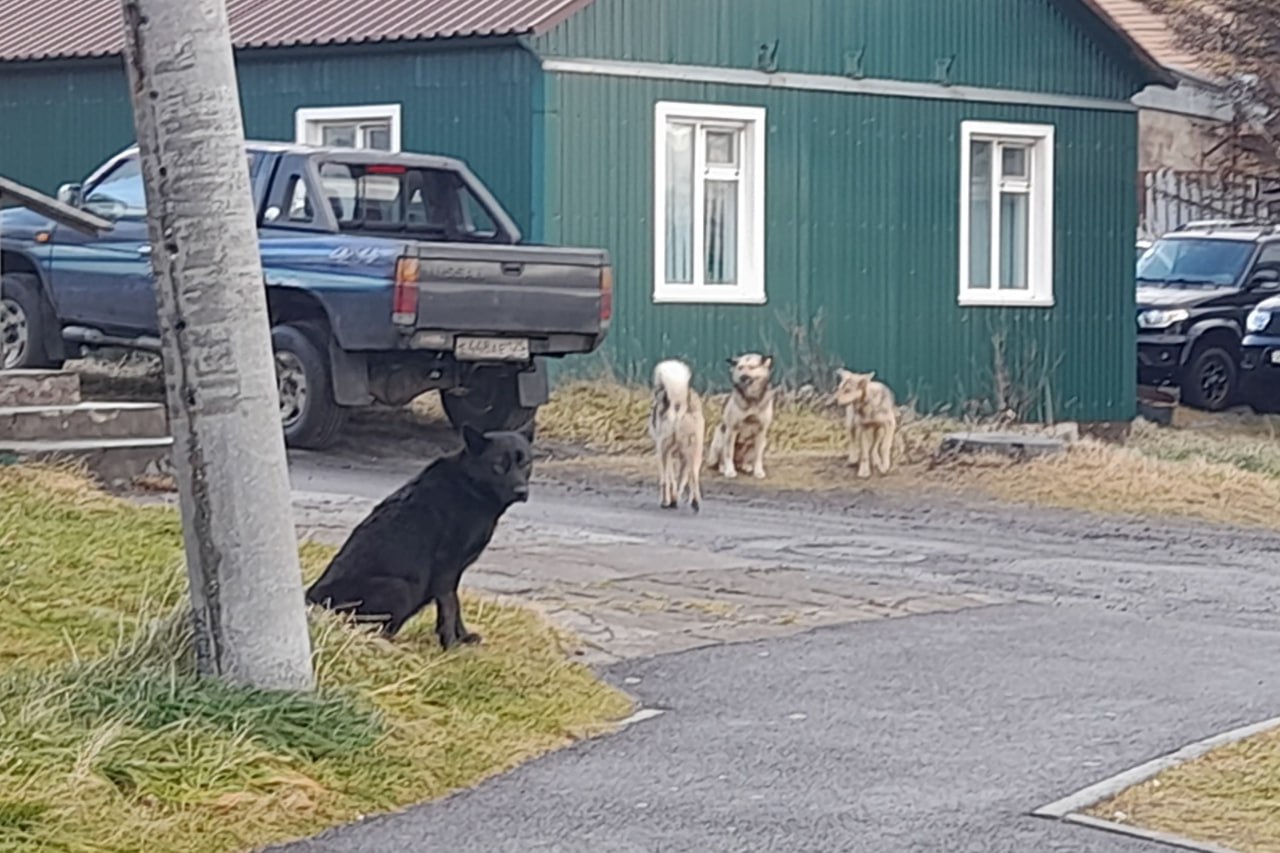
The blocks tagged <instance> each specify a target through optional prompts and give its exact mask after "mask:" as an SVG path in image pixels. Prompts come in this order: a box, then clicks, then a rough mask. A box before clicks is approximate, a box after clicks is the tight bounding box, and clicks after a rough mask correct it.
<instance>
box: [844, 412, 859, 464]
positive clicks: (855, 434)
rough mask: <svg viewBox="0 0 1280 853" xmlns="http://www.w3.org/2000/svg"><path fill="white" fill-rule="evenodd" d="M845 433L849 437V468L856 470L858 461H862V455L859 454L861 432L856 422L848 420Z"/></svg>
mask: <svg viewBox="0 0 1280 853" xmlns="http://www.w3.org/2000/svg"><path fill="white" fill-rule="evenodd" d="M846 431H847V434H848V437H849V467H850V468H856V467H858V462H859V460H861V459H862V455H861V454H860V453H859V451H860V450H861V442H862V430H861V428H859V426H858V422H857V421H856V420H850V421H849V422H848V424H846Z"/></svg>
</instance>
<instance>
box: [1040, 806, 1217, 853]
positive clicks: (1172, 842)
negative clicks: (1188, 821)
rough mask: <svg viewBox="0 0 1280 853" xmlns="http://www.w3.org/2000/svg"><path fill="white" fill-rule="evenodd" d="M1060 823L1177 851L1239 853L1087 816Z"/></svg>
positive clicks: (1206, 843) (1072, 817)
mask: <svg viewBox="0 0 1280 853" xmlns="http://www.w3.org/2000/svg"><path fill="white" fill-rule="evenodd" d="M1062 821H1063V823H1074V824H1078V825H1080V826H1087V827H1090V828H1091V829H1100V830H1102V831H1103V832H1113V833H1115V834H1116V835H1127V836H1129V837H1130V838H1139V839H1141V840H1143V841H1151V842H1154V843H1156V844H1164V845H1165V846H1167V847H1176V848H1178V849H1179V850H1194V851H1197V853H1240V851H1239V850H1235V849H1233V848H1231V847H1222V846H1220V845H1218V844H1210V843H1209V842H1207V841H1192V840H1191V839H1190V838H1183V837H1182V836H1181V835H1170V834H1169V833H1167V832H1157V831H1156V830H1154V829H1143V828H1142V827H1139V826H1129V825H1128V824H1124V823H1115V822H1114V821H1110V820H1103V819H1102V818H1097V817H1089V816H1088V815H1082V814H1070V815H1067V816H1066V817H1064V818H1063V819H1062Z"/></svg>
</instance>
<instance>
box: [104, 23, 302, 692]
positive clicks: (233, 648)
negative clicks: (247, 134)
mask: <svg viewBox="0 0 1280 853" xmlns="http://www.w3.org/2000/svg"><path fill="white" fill-rule="evenodd" d="M123 11H124V26H125V51H124V56H125V64H126V66H127V68H128V75H129V83H130V89H131V92H130V94H131V97H132V100H133V110H134V122H135V126H136V128H137V133H138V145H139V149H140V152H141V159H142V173H143V181H144V186H145V188H146V196H147V212H148V213H147V215H148V225H149V231H150V239H151V264H152V268H153V270H154V272H155V287H156V297H157V303H158V309H159V314H160V336H161V341H162V353H163V356H164V364H165V392H166V397H167V400H168V408H169V421H170V425H171V428H172V431H173V435H174V451H173V454H174V467H175V472H176V479H177V482H178V490H179V494H180V498H181V510H182V526H183V535H184V539H185V544H186V558H187V575H188V578H189V581H190V589H191V603H192V610H193V617H194V625H195V637H196V652H197V662H198V666H199V668H200V671H201V672H202V673H204V674H207V675H213V676H217V677H220V678H223V679H225V680H227V681H229V682H231V683H235V684H241V685H246V686H252V687H256V688H261V689H267V690H308V689H311V688H312V687H313V686H314V676H313V673H312V669H311V643H310V639H309V636H308V633H307V621H306V610H305V604H304V602H303V592H302V578H301V573H300V571H299V567H298V550H297V537H296V533H295V531H294V527H293V518H292V509H291V504H290V487H289V474H288V467H287V460H286V457H285V449H284V437H283V434H282V431H281V426H280V417H279V401H278V397H277V387H276V381H275V372H274V364H275V361H274V356H273V354H272V351H271V339H270V332H269V328H268V315H267V304H266V294H265V288H264V286H263V274H262V261H261V257H260V255H259V253H258V235H257V226H256V222H255V211H254V206H253V198H252V195H251V191H250V185H249V171H248V167H247V158H246V153H245V147H244V126H243V122H242V119H241V115H240V104H239V88H238V86H237V83H236V73H235V64H234V61H233V59H232V50H231V35H230V28H229V27H228V24H227V12H226V6H225V3H224V0H123Z"/></svg>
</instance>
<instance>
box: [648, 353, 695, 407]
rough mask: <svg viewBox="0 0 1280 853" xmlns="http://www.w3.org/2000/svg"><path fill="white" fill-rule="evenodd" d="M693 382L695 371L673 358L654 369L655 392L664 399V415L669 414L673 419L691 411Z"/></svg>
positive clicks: (660, 363)
mask: <svg viewBox="0 0 1280 853" xmlns="http://www.w3.org/2000/svg"><path fill="white" fill-rule="evenodd" d="M692 382H693V371H692V370H690V369H689V365H687V364H685V363H684V362H683V361H678V360H677V359H674V358H672V359H667V360H666V361H662V362H659V363H658V366H657V367H655V368H654V369H653V391H654V395H655V396H658V395H660V396H661V397H662V398H663V402H664V404H665V405H664V412H663V414H667V413H668V412H669V413H670V415H671V417H672V418H678V417H680V416H681V415H683V414H684V413H685V412H687V411H689V394H690V389H689V386H690V384H691V383H692Z"/></svg>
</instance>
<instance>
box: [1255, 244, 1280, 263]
mask: <svg viewBox="0 0 1280 853" xmlns="http://www.w3.org/2000/svg"><path fill="white" fill-rule="evenodd" d="M1264 267H1266V268H1269V269H1273V270H1280V241H1276V242H1273V243H1265V244H1263V246H1262V251H1260V252H1258V261H1257V263H1255V264H1254V265H1253V268H1254V269H1255V270H1258V269H1262V268H1264Z"/></svg>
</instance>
